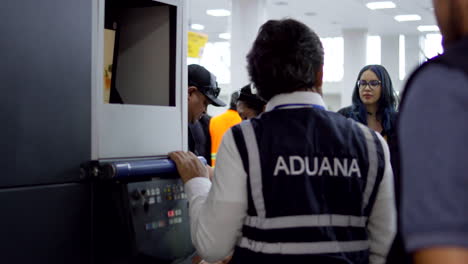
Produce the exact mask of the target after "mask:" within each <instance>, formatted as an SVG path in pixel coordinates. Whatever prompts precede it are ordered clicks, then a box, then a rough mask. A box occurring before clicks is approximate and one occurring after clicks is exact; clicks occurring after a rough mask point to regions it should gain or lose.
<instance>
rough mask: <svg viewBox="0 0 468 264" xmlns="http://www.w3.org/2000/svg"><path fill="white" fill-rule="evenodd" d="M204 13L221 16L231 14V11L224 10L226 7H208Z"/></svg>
mask: <svg viewBox="0 0 468 264" xmlns="http://www.w3.org/2000/svg"><path fill="white" fill-rule="evenodd" d="M206 13H207V14H208V15H210V16H215V17H223V16H230V15H231V11H229V10H226V9H208V10H206Z"/></svg>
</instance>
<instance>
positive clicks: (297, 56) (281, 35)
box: [247, 19, 323, 101]
mask: <svg viewBox="0 0 468 264" xmlns="http://www.w3.org/2000/svg"><path fill="white" fill-rule="evenodd" d="M247 62H248V66H247V70H248V72H249V75H250V79H251V81H252V82H253V83H254V84H255V86H256V87H257V90H258V95H259V96H260V97H262V98H263V99H265V100H267V101H268V100H270V99H271V98H272V97H273V96H275V95H277V94H281V93H291V92H294V91H298V90H303V89H310V88H312V87H314V85H315V83H316V77H317V76H316V73H317V72H318V71H319V70H320V68H321V67H322V65H323V47H322V43H321V41H320V38H319V37H318V36H317V34H315V32H314V31H312V30H311V29H310V28H309V27H307V26H306V25H304V24H303V23H301V22H299V21H296V20H294V19H283V20H269V21H267V22H266V23H265V24H263V26H262V27H261V28H260V31H259V33H258V36H257V39H256V40H255V42H254V44H253V47H252V49H251V50H250V52H249V54H248V55H247Z"/></svg>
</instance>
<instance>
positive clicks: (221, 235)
mask: <svg viewBox="0 0 468 264" xmlns="http://www.w3.org/2000/svg"><path fill="white" fill-rule="evenodd" d="M216 159H217V162H216V167H215V172H214V177H213V182H212V183H211V182H210V180H208V179H207V178H201V177H197V178H194V179H191V180H189V181H188V182H187V183H186V184H185V190H186V192H187V197H188V200H189V214H190V228H191V235H192V242H193V244H194V246H195V248H196V249H197V252H198V254H199V255H200V256H201V257H202V258H203V259H204V260H206V261H210V262H215V261H219V260H222V259H224V258H225V257H227V256H229V255H230V254H232V252H233V250H234V246H235V244H236V242H237V239H238V238H239V237H240V236H241V229H242V225H243V223H244V218H245V217H246V215H247V174H246V173H245V170H244V167H243V165H242V160H241V157H240V155H239V152H238V150H237V146H236V144H235V142H234V137H233V135H232V132H231V130H228V131H227V132H226V133H225V134H224V137H223V140H222V142H221V145H220V147H219V150H218V154H217V157H216Z"/></svg>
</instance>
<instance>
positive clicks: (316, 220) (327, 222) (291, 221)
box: [244, 214, 367, 229]
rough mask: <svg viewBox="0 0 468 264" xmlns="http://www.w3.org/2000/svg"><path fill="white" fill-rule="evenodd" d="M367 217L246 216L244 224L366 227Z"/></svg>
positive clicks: (326, 215) (334, 215)
mask: <svg viewBox="0 0 468 264" xmlns="http://www.w3.org/2000/svg"><path fill="white" fill-rule="evenodd" d="M366 223H367V217H365V216H361V217H359V216H351V215H336V214H321V215H295V216H281V217H273V218H260V217H256V216H247V217H246V219H245V222H244V224H245V225H246V226H250V227H254V228H259V229H278V228H294V227H324V226H341V227H366Z"/></svg>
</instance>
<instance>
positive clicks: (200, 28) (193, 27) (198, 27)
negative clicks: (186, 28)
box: [190, 24, 205, 30]
mask: <svg viewBox="0 0 468 264" xmlns="http://www.w3.org/2000/svg"><path fill="white" fill-rule="evenodd" d="M190 27H191V28H192V29H195V30H203V29H205V26H204V25H201V24H192V25H191V26H190Z"/></svg>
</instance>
